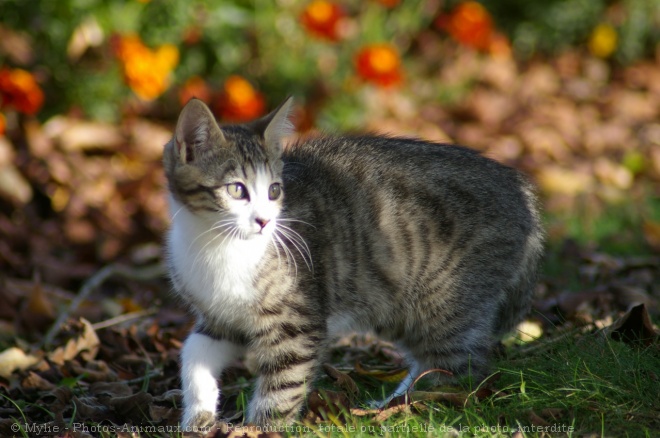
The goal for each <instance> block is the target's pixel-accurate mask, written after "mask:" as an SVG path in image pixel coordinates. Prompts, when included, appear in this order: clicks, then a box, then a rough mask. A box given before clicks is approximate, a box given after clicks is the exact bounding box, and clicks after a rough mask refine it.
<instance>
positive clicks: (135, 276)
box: [40, 263, 165, 348]
mask: <svg viewBox="0 0 660 438" xmlns="http://www.w3.org/2000/svg"><path fill="white" fill-rule="evenodd" d="M164 273H165V267H164V266H163V264H162V263H157V264H154V265H149V266H146V267H142V268H131V267H128V266H123V265H116V264H112V265H107V266H105V267H103V268H102V269H101V270H100V271H98V272H97V273H95V274H94V275H92V276H91V277H90V278H89V280H87V281H86V282H85V284H83V285H82V287H81V288H80V291H78V294H77V295H76V297H75V298H74V299H73V301H71V304H69V307H68V308H67V309H66V310H65V311H64V312H62V313H61V314H60V316H59V317H58V318H57V320H56V321H55V323H53V325H52V326H51V328H50V329H49V330H48V333H46V336H45V337H44V339H43V341H42V343H41V345H40V347H41V348H43V347H47V346H49V345H50V344H51V343H52V342H53V340H54V339H55V337H56V336H57V334H58V333H59V332H60V330H61V328H62V324H64V322H65V321H66V320H67V319H68V318H69V316H71V314H73V313H74V312H75V311H76V310H77V309H78V307H79V306H80V305H81V304H82V303H83V301H85V300H86V299H87V297H88V296H89V294H91V293H92V291H93V290H94V289H96V288H97V287H99V286H100V285H101V284H103V282H105V281H106V280H107V279H108V278H110V277H112V276H115V275H117V276H120V277H123V278H127V279H130V280H139V281H147V280H153V279H155V278H158V277H161V276H163V275H164Z"/></svg>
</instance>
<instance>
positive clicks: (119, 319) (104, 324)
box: [92, 309, 156, 330]
mask: <svg viewBox="0 0 660 438" xmlns="http://www.w3.org/2000/svg"><path fill="white" fill-rule="evenodd" d="M154 313H156V309H149V310H140V311H137V312H130V313H124V314H122V315H117V316H115V317H114V318H110V319H106V320H105V321H101V322H97V323H96V324H92V328H93V329H94V330H101V329H105V328H108V327H112V326H113V325H117V324H121V323H123V322H126V321H131V320H133V319H138V318H142V317H143V316H150V315H153V314H154Z"/></svg>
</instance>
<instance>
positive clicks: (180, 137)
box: [174, 98, 225, 164]
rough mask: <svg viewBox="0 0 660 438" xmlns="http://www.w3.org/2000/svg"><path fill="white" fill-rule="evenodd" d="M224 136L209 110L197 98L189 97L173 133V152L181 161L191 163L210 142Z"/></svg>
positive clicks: (221, 141) (218, 140)
mask: <svg viewBox="0 0 660 438" xmlns="http://www.w3.org/2000/svg"><path fill="white" fill-rule="evenodd" d="M216 142H219V143H224V142H225V138H224V135H223V134H222V131H221V130H220V128H219V127H218V124H217V123H216V121H215V117H214V116H213V113H211V110H210V109H209V107H208V106H206V104H205V103H204V102H202V101H201V100H199V99H194V98H193V99H190V101H189V102H188V103H187V104H186V106H185V107H183V110H182V111H181V114H180V115H179V120H178V121H177V123H176V131H175V134H174V143H175V144H174V146H175V153H176V154H177V157H178V158H179V160H180V161H181V163H184V164H186V163H191V162H192V161H194V160H195V157H197V155H199V153H200V152H202V151H203V150H204V149H206V148H210V147H212V144H214V143H216Z"/></svg>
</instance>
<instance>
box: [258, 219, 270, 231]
mask: <svg viewBox="0 0 660 438" xmlns="http://www.w3.org/2000/svg"><path fill="white" fill-rule="evenodd" d="M255 221H256V222H257V223H258V224H259V226H260V227H261V229H262V230H263V229H264V227H265V226H266V225H268V222H270V220H268V219H261V218H260V217H258V218H256V219H255Z"/></svg>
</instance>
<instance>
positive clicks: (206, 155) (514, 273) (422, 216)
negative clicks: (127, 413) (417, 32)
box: [164, 100, 543, 427]
mask: <svg viewBox="0 0 660 438" xmlns="http://www.w3.org/2000/svg"><path fill="white" fill-rule="evenodd" d="M288 107H289V101H287V102H285V104H283V105H282V106H281V107H280V108H279V109H278V110H276V111H274V112H273V113H271V114H270V115H268V116H267V117H265V118H264V119H261V120H259V121H257V122H253V123H252V124H249V125H239V126H226V127H222V128H220V127H218V125H217V124H216V122H215V120H214V119H213V116H212V115H211V113H210V112H209V111H208V109H207V108H206V107H205V106H204V104H202V103H201V102H199V101H194V100H193V101H192V102H191V103H189V104H188V106H186V108H185V109H184V110H183V112H182V114H181V116H180V119H179V123H178V125H177V130H176V133H175V135H174V138H173V139H172V141H171V142H170V143H168V145H166V148H165V153H164V165H165V171H166V175H167V178H168V183H169V189H170V205H171V211H172V226H171V229H170V232H169V234H168V240H167V252H168V260H169V269H170V273H171V277H172V281H173V284H174V287H175V290H176V291H177V293H178V294H179V295H180V296H181V297H182V298H183V300H184V301H185V302H186V303H187V304H188V305H190V307H191V309H192V311H193V312H194V313H195V315H196V316H197V325H196V328H195V329H194V331H193V334H192V335H191V336H190V338H188V340H186V342H185V344H184V348H183V351H182V381H183V389H184V403H185V406H184V408H185V409H184V410H185V413H184V419H183V425H184V426H185V427H192V426H202V425H204V424H206V423H208V422H209V421H213V419H214V418H215V409H212V407H213V406H215V404H214V403H215V401H216V400H215V399H216V398H217V396H218V392H219V391H218V390H217V387H215V386H212V385H210V384H209V383H208V382H213V381H214V379H216V378H217V377H219V376H220V374H221V373H222V369H223V368H224V367H226V365H227V364H228V363H230V362H231V360H233V359H235V358H237V357H238V355H239V354H240V353H241V352H242V351H244V350H246V349H247V350H250V351H251V352H252V353H253V354H254V356H255V357H256V363H257V367H258V371H259V377H258V380H257V383H256V388H255V392H254V395H253V396H252V398H251V400H250V404H249V408H248V412H247V419H248V421H250V422H253V423H256V424H261V425H264V424H267V423H270V422H272V421H277V422H282V421H283V422H289V421H291V420H293V419H294V418H295V417H296V416H297V415H298V414H299V413H300V411H301V409H302V407H303V406H304V400H305V396H306V395H307V393H308V391H309V390H310V388H311V386H312V384H313V382H314V378H315V376H316V373H317V370H318V368H319V364H320V363H321V362H322V361H323V359H324V354H325V351H326V347H327V345H328V343H329V342H330V341H331V340H332V338H333V336H334V335H336V334H337V332H338V331H340V330H345V329H356V330H372V331H374V332H375V333H377V334H378V335H379V336H381V337H383V338H385V339H389V340H392V341H395V342H397V343H398V344H399V345H400V346H401V348H402V350H403V351H405V352H406V353H407V354H408V356H409V360H410V366H411V367H410V368H411V374H412V375H411V378H410V379H409V380H408V381H406V382H404V383H402V385H401V387H400V388H397V392H396V393H395V395H396V394H397V393H398V394H400V393H403V392H404V391H405V390H406V389H407V386H408V385H409V384H410V383H411V381H412V379H413V378H414V377H415V375H417V374H418V373H420V372H422V371H423V370H425V369H428V368H443V369H447V370H450V371H452V372H454V373H455V374H457V375H467V374H468V373H469V374H471V375H472V376H473V378H481V377H483V376H485V374H486V373H487V371H488V368H487V364H488V357H489V354H490V352H491V350H492V348H493V346H494V344H495V342H496V341H497V340H498V339H499V338H500V337H501V336H502V335H503V334H505V333H506V332H507V331H510V330H511V329H512V328H514V327H515V325H516V324H517V323H518V322H519V321H520V319H521V318H522V317H523V316H524V314H525V313H526V312H527V311H528V309H529V306H530V302H531V299H532V294H533V289H534V283H535V279H536V272H537V267H538V264H539V260H540V257H541V253H542V246H543V232H542V229H541V223H540V222H541V221H540V217H539V213H538V208H537V206H536V202H537V201H536V197H535V195H534V192H533V189H532V187H531V186H530V184H529V183H528V182H527V181H526V180H525V179H524V178H523V177H522V176H521V175H520V174H518V173H517V172H516V171H514V170H513V169H511V168H508V167H505V166H503V165H501V164H498V163H496V162H495V161H492V160H490V159H487V158H485V157H482V156H481V155H479V154H478V153H476V152H474V151H471V150H469V149H466V148H462V147H459V146H450V145H439V144H431V143H427V142H423V141H419V140H413V139H405V138H388V137H378V136H354V137H348V136H345V137H319V138H314V139H309V140H303V141H300V142H298V143H297V144H294V145H292V146H291V147H290V148H289V149H287V150H286V151H284V152H282V147H281V144H280V143H281V136H282V133H283V131H285V130H286V124H287V118H286V115H287V112H288ZM236 182H240V183H241V184H244V186H245V187H246V189H247V191H248V192H249V196H250V197H249V199H248V200H245V199H243V200H236V199H232V198H231V196H229V195H228V194H227V193H228V185H230V184H233V183H236ZM272 184H281V187H282V188H283V194H282V195H280V196H279V197H278V198H277V199H270V198H269V194H268V193H269V188H270V187H272ZM264 222H267V225H266V226H264V227H262V226H261V225H262V224H263V223H264ZM205 349H208V350H209V351H208V352H207V353H204V351H205Z"/></svg>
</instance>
